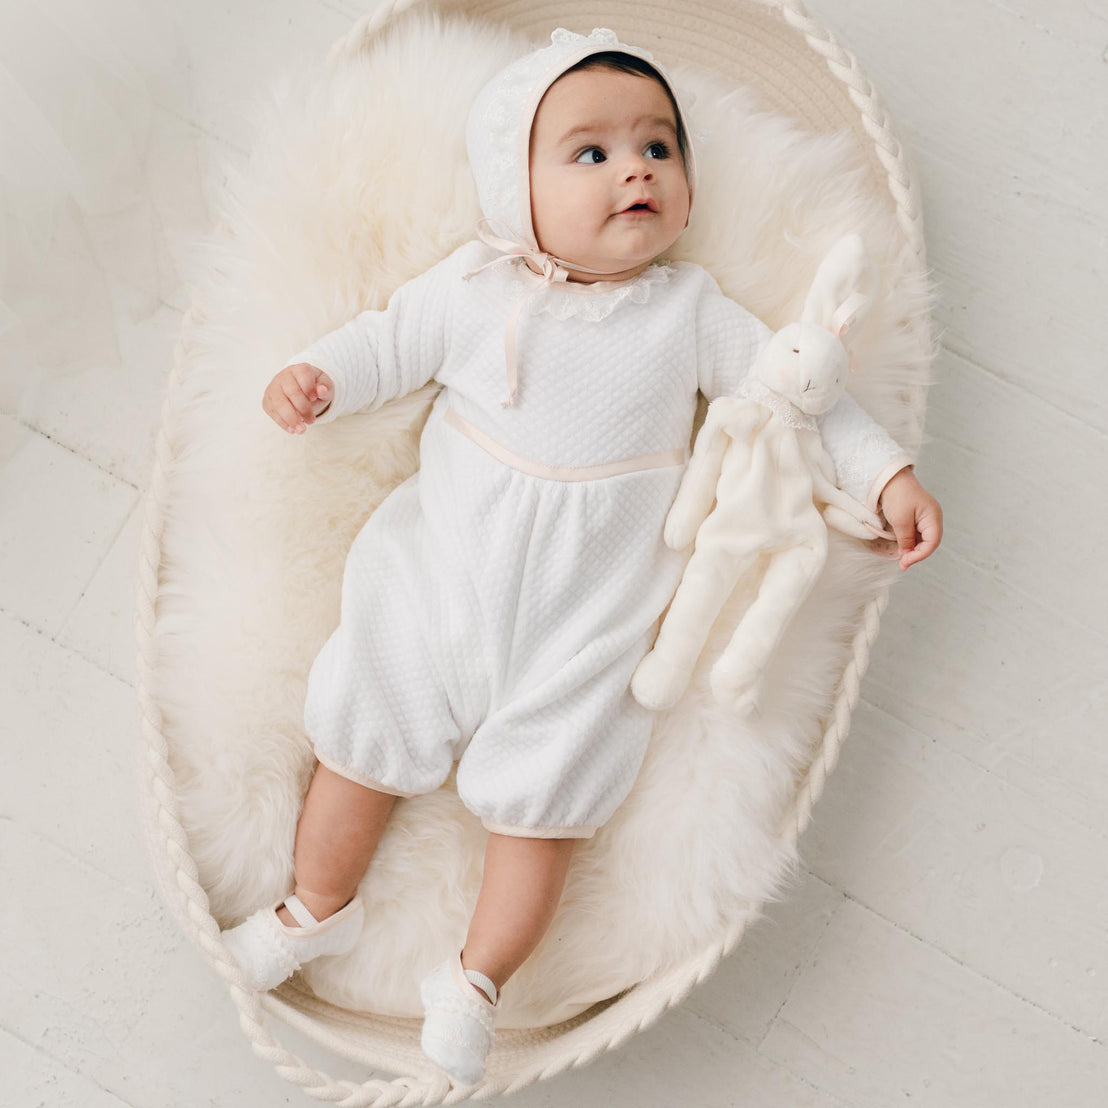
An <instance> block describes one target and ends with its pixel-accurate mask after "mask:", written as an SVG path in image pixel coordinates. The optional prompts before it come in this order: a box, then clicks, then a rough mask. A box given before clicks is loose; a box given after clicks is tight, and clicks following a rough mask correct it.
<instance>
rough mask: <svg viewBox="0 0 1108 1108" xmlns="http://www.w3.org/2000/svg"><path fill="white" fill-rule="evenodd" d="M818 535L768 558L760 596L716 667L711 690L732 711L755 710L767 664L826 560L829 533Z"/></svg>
mask: <svg viewBox="0 0 1108 1108" xmlns="http://www.w3.org/2000/svg"><path fill="white" fill-rule="evenodd" d="M820 537H821V538H822V542H819V541H817V542H816V544H815V545H814V546H813V545H809V544H807V543H806V544H803V545H798V546H794V547H792V548H791V549H789V550H784V551H781V552H779V553H777V554H775V555H774V556H773V557H772V558H771V559H770V562H769V565H768V566H767V568H766V572H765V575H764V576H763V578H762V581H761V584H760V585H759V587H758V595H757V597H755V599H754V602H753V603H752V604H751V605H750V607H749V608H748V609H747V610H746V613H745V615H744V616H743V618H742V621H741V622H740V623H739V626H738V627H737V628H736V629H735V633H734V634H733V635H732V636H731V641H730V642H729V643H728V644H727V647H726V648H725V649H724V651H723V653H722V654H721V655H720V656H719V658H718V659H717V661H716V663H715V665H714V666H713V667H712V674H711V686H712V692H713V693H714V694H715V697H716V699H717V700H718V701H719V702H720V703H721V704H724V705H726V706H727V707H729V708H730V709H731V710H732V711H734V712H737V713H740V714H746V713H748V712H751V711H755V710H756V709H757V704H758V700H759V698H760V696H761V687H762V680H763V677H764V675H765V668H766V666H767V665H768V664H769V660H770V658H771V657H772V655H773V652H774V650H775V649H776V648H777V645H778V643H779V642H780V641H781V639H782V637H783V636H784V634H785V631H786V629H787V628H788V626H789V623H790V622H791V621H792V618H793V616H794V615H795V614H796V612H797V609H798V608H799V607H800V605H801V604H802V603H803V602H804V598H805V597H806V596H807V595H808V593H809V592H810V591H811V589H812V586H813V585H814V584H815V582H816V578H817V577H819V574H820V571H821V570H822V568H823V565H824V562H825V560H826V557H827V537H826V532H823V533H822V535H821V536H820Z"/></svg>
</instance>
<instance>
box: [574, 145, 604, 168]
mask: <svg viewBox="0 0 1108 1108" xmlns="http://www.w3.org/2000/svg"><path fill="white" fill-rule="evenodd" d="M594 150H595V151H596V152H597V153H598V154H599V155H600V161H603V160H604V151H603V150H601V149H600V147H599V146H586V147H585V149H584V150H582V151H581V153H580V154H578V155H577V157H576V158H574V159H573V160H574V161H576V162H579V161H580V160H581V155H582V154H590V153H591V152H592V151H594ZM585 164H586V165H590V164H591V165H595V164H597V163H596V162H595V161H594V159H592V158H589V159H588V161H587V162H586V163H585Z"/></svg>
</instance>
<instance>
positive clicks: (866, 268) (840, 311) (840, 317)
mask: <svg viewBox="0 0 1108 1108" xmlns="http://www.w3.org/2000/svg"><path fill="white" fill-rule="evenodd" d="M863 275H864V276H863ZM857 276H858V283H859V284H860V285H864V286H865V289H864V291H863V290H862V289H860V288H859V289H855V291H854V292H852V293H851V294H850V295H849V296H847V298H846V299H845V300H844V301H843V302H842V303H841V304H840V305H839V306H838V307H837V308H836V309H835V311H834V312H833V313H832V315H831V319H830V321H829V322H828V324H827V329H828V330H829V331H830V332H831V333H832V334H833V335H838V337H839V339H840V340H841V341H842V342H844V343H845V342H846V340H847V337H848V335H849V334H850V333H851V332H852V331H853V330H854V329H855V328H856V327H857V326H858V324H860V323H861V322H862V320H863V319H865V318H866V316H867V315H868V314H869V310H870V308H872V307H873V301H874V298H875V296H876V293H877V280H878V276H877V266H876V265H874V264H873V262H871V261H870V260H869V259H868V258H867V259H865V262H864V265H863V267H862V273H860V274H858V275H857Z"/></svg>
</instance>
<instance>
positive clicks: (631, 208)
mask: <svg viewBox="0 0 1108 1108" xmlns="http://www.w3.org/2000/svg"><path fill="white" fill-rule="evenodd" d="M657 211H658V205H657V204H656V203H655V202H654V201H653V200H651V199H650V198H649V197H648V198H646V199H643V200H636V201H635V202H634V203H633V204H629V205H628V206H627V207H626V208H624V209H623V210H622V211H619V212H616V215H625V214H626V213H627V212H654V213H655V214H657Z"/></svg>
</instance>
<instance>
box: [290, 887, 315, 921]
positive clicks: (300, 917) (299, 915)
mask: <svg viewBox="0 0 1108 1108" xmlns="http://www.w3.org/2000/svg"><path fill="white" fill-rule="evenodd" d="M285 907H286V908H287V909H288V910H289V915H291V916H292V918H293V919H294V920H296V922H297V923H298V924H300V926H301V927H311V925H312V924H313V923H319V920H317V919H316V918H315V916H313V915H312V913H311V912H309V911H308V909H307V908H306V907H305V905H304V901H302V900H301V899H300V897H298V896H297V895H296V894H295V893H293V895H292V896H287V897H285Z"/></svg>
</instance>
